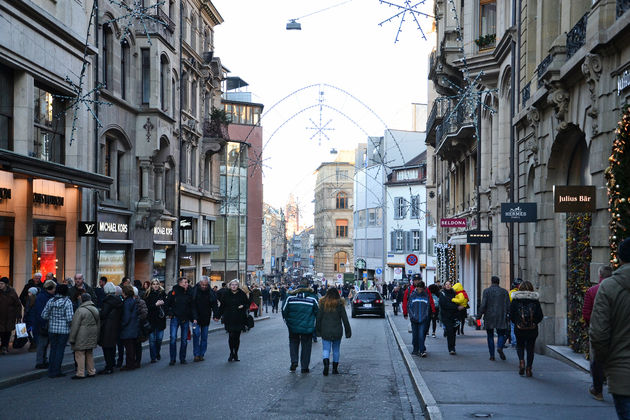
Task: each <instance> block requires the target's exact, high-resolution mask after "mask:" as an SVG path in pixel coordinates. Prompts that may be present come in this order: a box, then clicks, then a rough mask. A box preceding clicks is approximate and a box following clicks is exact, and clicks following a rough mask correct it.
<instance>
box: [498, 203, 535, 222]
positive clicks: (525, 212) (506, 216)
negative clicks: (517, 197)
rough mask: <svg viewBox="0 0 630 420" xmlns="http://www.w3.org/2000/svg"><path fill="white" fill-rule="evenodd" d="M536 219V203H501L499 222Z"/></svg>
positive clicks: (532, 220) (531, 220)
mask: <svg viewBox="0 0 630 420" xmlns="http://www.w3.org/2000/svg"><path fill="white" fill-rule="evenodd" d="M535 221H536V203H501V223H510V222H514V223H528V222H535Z"/></svg>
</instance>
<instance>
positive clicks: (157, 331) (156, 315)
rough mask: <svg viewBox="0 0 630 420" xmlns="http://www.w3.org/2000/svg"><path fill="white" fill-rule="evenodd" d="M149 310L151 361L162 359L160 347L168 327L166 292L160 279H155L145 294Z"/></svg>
mask: <svg viewBox="0 0 630 420" xmlns="http://www.w3.org/2000/svg"><path fill="white" fill-rule="evenodd" d="M144 300H145V302H146V303H147V309H148V310H149V316H148V320H149V323H150V324H151V333H150V334H149V354H150V356H151V363H155V362H157V361H158V360H160V349H161V348H162V339H163V338H164V330H165V329H166V314H165V313H164V307H163V306H164V302H165V301H166V294H165V293H164V289H163V288H162V285H161V284H160V281H159V280H158V279H153V281H152V282H151V289H150V291H148V292H147V293H146V294H145V295H144Z"/></svg>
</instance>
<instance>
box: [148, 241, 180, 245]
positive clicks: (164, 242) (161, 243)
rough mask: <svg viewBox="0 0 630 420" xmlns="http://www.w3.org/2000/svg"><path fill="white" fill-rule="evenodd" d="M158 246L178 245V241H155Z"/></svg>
mask: <svg viewBox="0 0 630 420" xmlns="http://www.w3.org/2000/svg"><path fill="white" fill-rule="evenodd" d="M153 243H154V244H156V245H177V241H153Z"/></svg>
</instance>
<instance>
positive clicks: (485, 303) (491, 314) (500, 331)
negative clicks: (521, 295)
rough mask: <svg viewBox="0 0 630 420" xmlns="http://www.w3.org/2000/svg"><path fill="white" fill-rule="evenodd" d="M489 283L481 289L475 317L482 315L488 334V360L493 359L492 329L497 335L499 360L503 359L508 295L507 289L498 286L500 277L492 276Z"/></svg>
mask: <svg viewBox="0 0 630 420" xmlns="http://www.w3.org/2000/svg"><path fill="white" fill-rule="evenodd" d="M490 281H491V283H492V284H491V285H490V287H488V288H487V289H485V290H484V291H483V294H482V297H481V307H480V308H479V315H477V319H481V317H482V316H483V320H484V325H485V329H486V334H487V335H488V351H489V352H490V360H495V359H494V331H495V330H496V332H497V336H498V337H499V338H498V339H497V353H499V357H500V358H501V360H505V353H503V345H504V344H505V340H506V339H507V334H508V320H507V316H508V313H509V311H510V295H509V294H508V291H507V290H505V289H504V288H502V287H501V286H499V283H500V282H501V279H499V277H497V276H492V279H491V280H490Z"/></svg>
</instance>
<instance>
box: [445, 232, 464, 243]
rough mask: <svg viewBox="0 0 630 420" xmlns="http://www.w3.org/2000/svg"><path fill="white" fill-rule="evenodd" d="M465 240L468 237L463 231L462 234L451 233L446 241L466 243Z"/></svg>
mask: <svg viewBox="0 0 630 420" xmlns="http://www.w3.org/2000/svg"><path fill="white" fill-rule="evenodd" d="M467 241H468V238H467V236H466V234H465V233H464V234H463V235H453V236H451V237H450V238H449V239H448V243H449V244H451V245H466V244H467V243H468V242H467Z"/></svg>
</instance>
